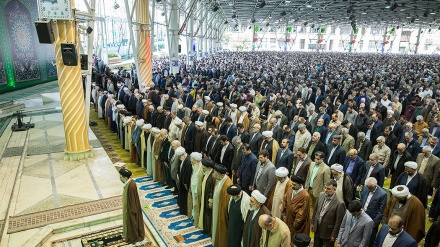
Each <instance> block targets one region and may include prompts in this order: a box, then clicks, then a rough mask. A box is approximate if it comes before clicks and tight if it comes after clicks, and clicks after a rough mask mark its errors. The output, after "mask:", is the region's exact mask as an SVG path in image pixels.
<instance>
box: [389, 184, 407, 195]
mask: <svg viewBox="0 0 440 247" xmlns="http://www.w3.org/2000/svg"><path fill="white" fill-rule="evenodd" d="M391 193H392V194H393V196H395V197H397V198H404V197H407V196H408V195H409V189H408V187H406V186H405V185H397V186H394V188H393V189H392V190H391Z"/></svg>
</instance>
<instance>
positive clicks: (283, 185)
mask: <svg viewBox="0 0 440 247" xmlns="http://www.w3.org/2000/svg"><path fill="white" fill-rule="evenodd" d="M288 175H289V171H288V170H287V168H285V167H280V168H278V169H276V170H275V176H276V179H277V182H276V184H275V186H274V188H275V189H274V190H273V193H272V195H269V198H268V208H270V210H271V214H272V216H274V217H277V218H281V211H280V208H281V206H282V205H283V200H284V196H285V194H286V192H287V191H288V190H289V187H291V186H292V181H290V179H289V178H288ZM269 204H270V206H269Z"/></svg>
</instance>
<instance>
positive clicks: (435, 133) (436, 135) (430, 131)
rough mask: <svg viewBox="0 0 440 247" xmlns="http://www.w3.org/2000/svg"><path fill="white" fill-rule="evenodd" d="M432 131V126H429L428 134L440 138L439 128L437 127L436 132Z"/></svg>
mask: <svg viewBox="0 0 440 247" xmlns="http://www.w3.org/2000/svg"><path fill="white" fill-rule="evenodd" d="M433 129H434V126H431V127H430V128H429V133H430V134H431V135H432V136H435V137H438V138H440V126H438V127H437V130H436V131H435V132H434V133H432V131H433Z"/></svg>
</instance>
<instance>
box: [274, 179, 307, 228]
mask: <svg viewBox="0 0 440 247" xmlns="http://www.w3.org/2000/svg"><path fill="white" fill-rule="evenodd" d="M291 180H292V186H291V187H288V188H286V190H287V191H286V193H285V196H284V200H283V205H282V206H281V208H280V210H281V214H282V215H283V217H282V219H283V221H284V222H286V224H287V226H288V227H289V230H290V233H291V236H295V235H296V234H298V233H305V234H309V233H310V197H309V193H308V192H307V190H305V189H304V188H303V184H304V182H305V181H304V179H303V178H302V177H300V176H296V175H293V176H292V178H291Z"/></svg>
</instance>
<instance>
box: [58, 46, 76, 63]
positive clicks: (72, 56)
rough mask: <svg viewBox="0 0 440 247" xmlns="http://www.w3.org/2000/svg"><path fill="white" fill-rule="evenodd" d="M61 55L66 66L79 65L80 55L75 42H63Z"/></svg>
mask: <svg viewBox="0 0 440 247" xmlns="http://www.w3.org/2000/svg"><path fill="white" fill-rule="evenodd" d="M61 56H62V57H63V63H64V66H77V65H78V55H77V54H76V46H75V44H70V43H62V44H61Z"/></svg>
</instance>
